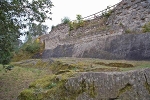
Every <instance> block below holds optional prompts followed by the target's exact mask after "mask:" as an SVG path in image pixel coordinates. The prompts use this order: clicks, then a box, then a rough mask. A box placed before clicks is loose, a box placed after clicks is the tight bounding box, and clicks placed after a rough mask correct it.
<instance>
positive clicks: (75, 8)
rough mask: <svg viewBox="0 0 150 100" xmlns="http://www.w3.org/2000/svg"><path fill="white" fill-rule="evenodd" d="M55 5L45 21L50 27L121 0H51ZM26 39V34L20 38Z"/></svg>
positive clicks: (86, 14) (92, 12)
mask: <svg viewBox="0 0 150 100" xmlns="http://www.w3.org/2000/svg"><path fill="white" fill-rule="evenodd" d="M51 1H52V3H53V5H54V7H52V9H51V12H52V15H51V17H52V20H46V22H45V23H44V24H45V25H47V26H48V27H49V30H48V32H49V31H50V29H51V26H56V25H58V24H60V23H61V19H63V18H64V17H68V18H70V20H75V19H76V15H77V14H80V15H82V17H86V16H89V15H92V14H94V13H97V12H99V11H101V10H104V9H106V8H107V6H113V5H115V4H117V3H119V2H120V1H121V0H101V1H100V0H51ZM20 39H21V40H22V41H24V40H25V36H22V37H21V38H20Z"/></svg>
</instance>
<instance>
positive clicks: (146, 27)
mask: <svg viewBox="0 0 150 100" xmlns="http://www.w3.org/2000/svg"><path fill="white" fill-rule="evenodd" d="M142 28H143V29H142V31H143V32H150V22H148V23H147V24H145V25H144V26H143V27H142Z"/></svg>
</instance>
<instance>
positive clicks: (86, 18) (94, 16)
mask: <svg viewBox="0 0 150 100" xmlns="http://www.w3.org/2000/svg"><path fill="white" fill-rule="evenodd" d="M117 5H118V3H117V4H115V5H113V6H107V8H106V9H104V10H102V11H99V12H97V13H95V14H92V15H89V16H86V17H83V18H82V20H91V19H94V18H97V17H101V16H102V15H103V14H105V13H108V11H110V10H112V9H114V8H115V7H116V6H117ZM72 21H75V20H72Z"/></svg>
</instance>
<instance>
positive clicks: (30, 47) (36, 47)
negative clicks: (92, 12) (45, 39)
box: [25, 42, 40, 53]
mask: <svg viewBox="0 0 150 100" xmlns="http://www.w3.org/2000/svg"><path fill="white" fill-rule="evenodd" d="M25 50H26V51H27V52H29V53H36V52H38V51H40V43H36V42H33V43H31V44H27V46H26V48H25Z"/></svg>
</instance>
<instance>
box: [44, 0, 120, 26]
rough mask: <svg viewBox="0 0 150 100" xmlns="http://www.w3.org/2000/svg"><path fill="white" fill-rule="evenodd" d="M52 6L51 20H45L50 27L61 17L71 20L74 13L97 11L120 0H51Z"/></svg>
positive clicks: (87, 13)
mask: <svg viewBox="0 0 150 100" xmlns="http://www.w3.org/2000/svg"><path fill="white" fill-rule="evenodd" d="M51 1H52V2H53V5H54V7H52V9H51V10H52V15H51V17H52V21H46V23H45V24H46V25H48V26H49V27H51V26H52V25H54V26H56V25H58V24H60V23H61V19H63V18H64V17H69V18H70V19H71V20H75V19H76V15H77V14H80V15H82V17H86V16H88V15H91V14H94V13H97V12H99V11H101V10H103V9H106V8H107V6H112V5H114V4H117V3H119V2H120V0H101V1H100V0H51Z"/></svg>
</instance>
